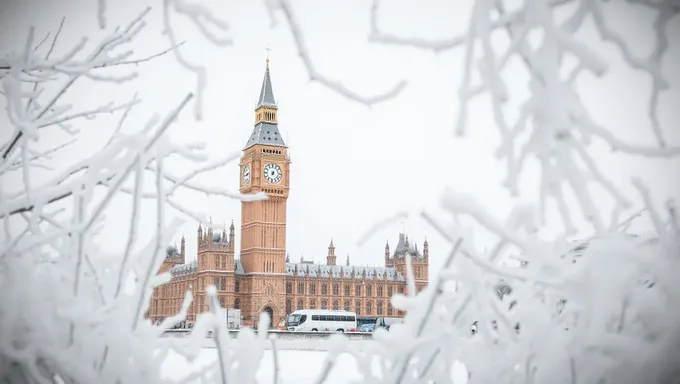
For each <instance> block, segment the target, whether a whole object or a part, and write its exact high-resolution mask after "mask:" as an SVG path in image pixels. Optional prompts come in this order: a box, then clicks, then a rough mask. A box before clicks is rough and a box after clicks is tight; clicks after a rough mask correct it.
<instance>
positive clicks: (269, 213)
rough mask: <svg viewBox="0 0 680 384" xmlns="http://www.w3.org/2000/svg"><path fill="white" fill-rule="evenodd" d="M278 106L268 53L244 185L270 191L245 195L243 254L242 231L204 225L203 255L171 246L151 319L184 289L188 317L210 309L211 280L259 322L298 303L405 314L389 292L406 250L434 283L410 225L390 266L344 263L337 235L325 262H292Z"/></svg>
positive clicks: (224, 297) (249, 322) (246, 320)
mask: <svg viewBox="0 0 680 384" xmlns="http://www.w3.org/2000/svg"><path fill="white" fill-rule="evenodd" d="M277 111H278V107H277V104H276V101H275V99H274V92H273V88H272V82H271V75H270V70H269V59H267V61H266V68H265V73H264V79H263V82H262V88H261V90H260V97H259V99H258V102H257V106H256V108H255V124H254V128H253V130H252V133H251V134H250V136H249V138H248V141H247V142H246V144H245V146H244V148H243V154H242V157H241V161H240V164H239V167H240V177H239V179H240V180H239V186H240V188H239V190H240V192H241V193H243V194H251V193H257V192H265V193H266V194H267V196H268V199H267V200H262V201H249V202H246V201H243V202H241V233H240V236H241V249H240V251H239V253H238V255H239V257H238V258H236V254H237V253H236V249H235V241H236V234H235V228H234V224H233V222H232V224H231V227H230V228H229V232H228V233H227V231H226V229H225V230H223V231H222V232H219V231H214V230H213V229H212V228H211V227H204V226H202V225H201V224H199V225H198V230H197V234H196V237H197V250H196V251H197V252H196V259H195V260H193V261H190V262H186V249H185V239H184V237H182V240H181V245H180V248H179V249H177V247H168V249H167V252H166V257H165V260H164V261H163V264H162V266H161V268H160V271H159V273H163V272H168V271H169V272H170V273H171V274H172V280H171V281H170V282H169V283H167V284H165V285H162V286H159V287H156V288H154V291H153V293H152V296H151V300H150V303H149V309H148V311H147V317H148V318H149V319H151V320H152V321H160V320H163V319H164V318H166V317H170V316H173V315H175V314H176V313H178V312H179V311H180V308H181V306H182V303H183V301H184V295H185V292H187V291H188V290H190V291H191V293H192V295H193V301H192V303H191V306H190V307H189V310H188V314H187V319H186V320H187V321H188V322H193V321H195V319H196V316H197V315H198V314H200V313H202V312H206V311H208V310H209V303H208V297H207V295H206V291H207V288H208V287H209V286H210V285H214V286H215V287H216V289H217V295H218V298H219V303H220V305H221V306H222V307H223V308H234V309H240V311H241V315H242V324H243V325H244V326H254V325H256V323H257V321H258V318H259V315H260V313H262V312H267V313H269V315H270V319H271V322H272V324H273V325H276V324H279V323H280V322H281V321H282V320H283V319H285V316H286V315H288V314H290V313H291V312H293V311H295V310H298V309H337V310H343V309H344V310H347V311H354V312H356V314H357V315H365V316H393V317H401V316H403V315H404V313H403V312H401V311H397V310H396V309H393V308H392V306H391V304H390V302H391V300H390V298H391V296H392V295H393V294H395V293H407V292H406V291H407V289H408V287H407V284H406V278H405V277H406V258H411V263H412V266H413V272H414V277H415V283H416V284H415V285H416V290H417V291H420V290H422V289H423V288H424V287H425V286H426V285H427V279H428V266H429V259H428V258H429V249H428V243H427V240H425V241H424V243H423V246H422V252H421V251H420V250H419V249H418V246H417V245H416V244H415V243H414V244H412V243H411V242H410V241H409V239H408V236H407V235H406V234H405V233H400V234H399V237H398V241H397V244H396V246H395V247H394V248H393V249H392V250H391V249H390V245H389V242H388V243H387V244H385V249H384V252H385V253H384V257H385V259H384V262H385V265H384V267H361V266H352V265H350V261H349V256H347V260H346V263H344V265H342V264H343V263H340V264H338V260H337V256H336V254H335V245H334V244H333V240H332V239H331V240H330V244H329V246H328V251H327V254H326V264H325V265H320V264H315V263H313V262H311V261H305V260H302V259H301V260H300V262H297V263H296V262H292V261H291V260H290V257H289V256H288V253H287V251H286V225H287V220H286V217H287V207H286V203H287V201H288V197H289V193H290V190H291V188H290V187H291V186H290V172H291V161H290V156H289V155H288V147H287V146H286V144H285V142H284V140H283V137H282V136H281V133H280V132H279V128H278V118H277Z"/></svg>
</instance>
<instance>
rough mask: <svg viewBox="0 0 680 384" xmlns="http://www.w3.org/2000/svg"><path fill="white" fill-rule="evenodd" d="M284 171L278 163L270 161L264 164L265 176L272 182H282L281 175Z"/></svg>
mask: <svg viewBox="0 0 680 384" xmlns="http://www.w3.org/2000/svg"><path fill="white" fill-rule="evenodd" d="M282 176H283V173H282V172H281V167H279V165H278V164H273V163H269V164H267V165H265V166H264V178H265V179H266V180H267V181H268V182H270V183H272V184H278V183H279V182H281V177H282Z"/></svg>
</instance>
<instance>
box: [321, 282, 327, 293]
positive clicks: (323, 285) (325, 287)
mask: <svg viewBox="0 0 680 384" xmlns="http://www.w3.org/2000/svg"><path fill="white" fill-rule="evenodd" d="M321 294H322V295H327V294H328V286H327V285H326V283H323V284H321Z"/></svg>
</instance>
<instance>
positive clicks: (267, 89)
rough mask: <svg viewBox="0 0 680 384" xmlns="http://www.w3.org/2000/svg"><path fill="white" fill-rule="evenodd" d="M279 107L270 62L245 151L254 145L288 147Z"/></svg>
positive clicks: (265, 72)
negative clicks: (281, 124)
mask: <svg viewBox="0 0 680 384" xmlns="http://www.w3.org/2000/svg"><path fill="white" fill-rule="evenodd" d="M277 110H278V107H277V106H276V100H275V99H274V91H273V87H272V79H271V74H270V72H269V60H267V65H266V67H265V70H264V79H263V80H262V88H260V98H259V99H258V100H257V107H255V127H254V128H253V132H252V133H251V135H250V138H248V142H247V143H246V145H245V146H244V148H243V149H248V148H250V147H252V146H253V145H257V144H260V145H270V146H274V147H286V143H285V142H284V140H283V136H281V133H280V132H279V127H278V125H277V124H278V111H277Z"/></svg>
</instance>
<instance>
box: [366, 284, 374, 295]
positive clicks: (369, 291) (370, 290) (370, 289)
mask: <svg viewBox="0 0 680 384" xmlns="http://www.w3.org/2000/svg"><path fill="white" fill-rule="evenodd" d="M366 296H373V286H372V285H367V286H366Z"/></svg>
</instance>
